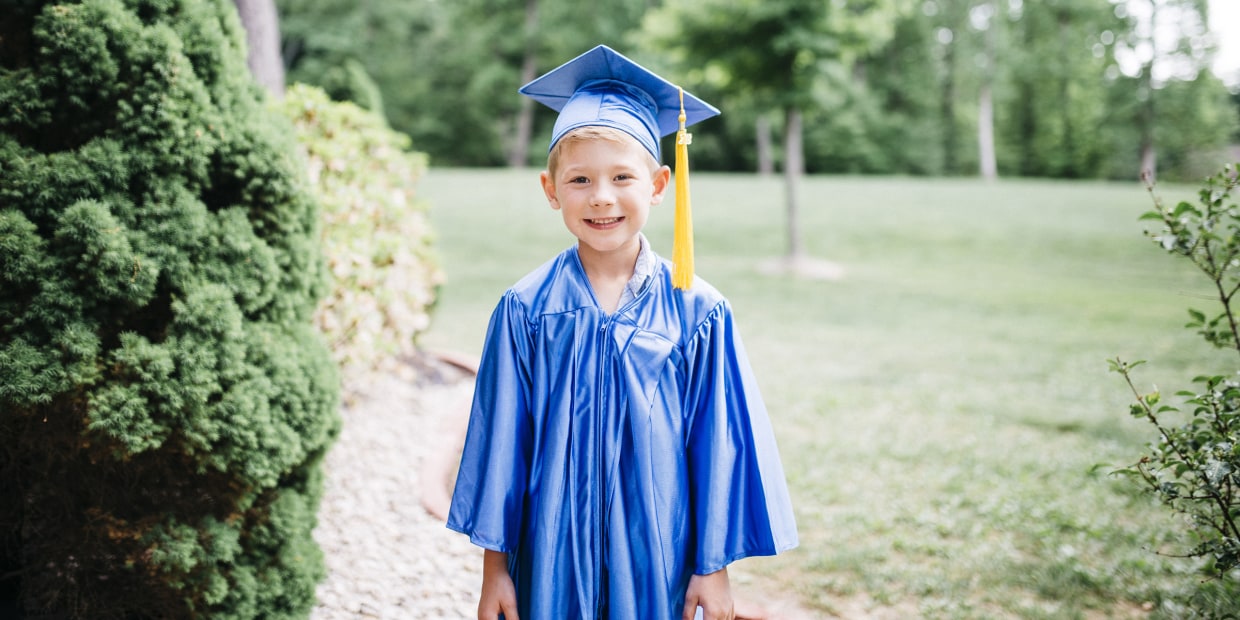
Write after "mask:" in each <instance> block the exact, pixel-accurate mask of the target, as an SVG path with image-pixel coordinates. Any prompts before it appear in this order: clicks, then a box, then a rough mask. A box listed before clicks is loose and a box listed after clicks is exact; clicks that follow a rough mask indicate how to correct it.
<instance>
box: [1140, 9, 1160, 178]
mask: <svg viewBox="0 0 1240 620" xmlns="http://www.w3.org/2000/svg"><path fill="white" fill-rule="evenodd" d="M1157 26H1158V3H1157V2H1152V1H1151V2H1150V32H1151V33H1153V32H1154V29H1155V28H1156V27H1157ZM1149 44H1150V59H1149V61H1148V62H1146V63H1145V64H1144V65H1142V67H1141V76H1140V78H1138V80H1137V101H1140V102H1141V108H1140V111H1139V112H1137V124H1138V125H1139V126H1140V130H1141V169H1140V170H1139V171H1138V172H1139V177H1140V178H1142V179H1145V180H1146V182H1148V183H1153V182H1154V181H1155V178H1156V177H1157V175H1158V155H1157V152H1156V151H1155V148H1154V64H1155V63H1156V62H1157V60H1158V46H1157V45H1156V44H1155V41H1154V35H1153V34H1150V36H1149Z"/></svg>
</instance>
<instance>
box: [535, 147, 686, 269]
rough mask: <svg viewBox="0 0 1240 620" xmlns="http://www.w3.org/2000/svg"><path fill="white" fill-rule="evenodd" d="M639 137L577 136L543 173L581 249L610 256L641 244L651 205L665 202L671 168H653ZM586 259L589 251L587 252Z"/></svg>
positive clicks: (555, 204)
mask: <svg viewBox="0 0 1240 620" xmlns="http://www.w3.org/2000/svg"><path fill="white" fill-rule="evenodd" d="M651 164H652V160H651V157H650V155H649V154H648V153H647V152H646V151H645V149H643V148H642V147H641V146H640V145H639V144H638V143H637V141H636V140H624V141H612V140H604V139H590V140H575V141H573V142H570V143H567V144H564V145H563V147H562V150H561V153H560V159H559V163H558V166H557V169H556V171H555V173H554V174H552V173H551V172H548V171H544V172H543V173H542V177H541V180H542V186H543V191H544V192H546V194H547V199H548V200H549V201H550V202H551V208H552V209H556V210H558V211H559V212H560V214H561V215H563V216H564V225H565V226H567V227H568V230H569V232H571V233H573V236H575V237H577V240H578V241H579V242H580V243H579V245H578V248H579V252H587V253H588V252H593V253H595V255H607V254H612V253H615V252H629V251H631V252H632V253H633V255H634V256H636V253H637V250H638V248H639V247H640V243H641V242H640V241H639V240H638V233H640V232H641V230H642V228H643V227H644V226H645V225H646V219H647V218H648V217H649V215H650V206H651V205H656V204H659V203H660V202H662V201H663V193H664V191H665V190H666V189H667V184H668V179H669V178H670V177H671V170H670V169H669V168H668V167H667V166H660V167H658V168H655V169H653V170H652V169H651ZM583 258H585V256H583Z"/></svg>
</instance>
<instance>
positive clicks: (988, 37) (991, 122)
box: [977, 2, 999, 181]
mask: <svg viewBox="0 0 1240 620" xmlns="http://www.w3.org/2000/svg"><path fill="white" fill-rule="evenodd" d="M990 7H991V9H993V10H992V12H991V19H990V23H989V24H987V25H986V31H985V32H984V33H982V37H983V38H984V41H985V49H986V55H985V63H986V66H985V67H984V68H983V69H982V86H981V88H980V89H979V92H978V97H977V159H978V162H977V164H978V173H979V174H980V175H981V176H982V178H983V179H985V180H987V181H993V180H994V179H996V178H998V176H999V167H998V165H997V164H996V163H995V100H994V95H993V94H992V93H991V84H992V83H993V82H994V74H995V28H997V27H998V26H997V24H996V21H997V20H996V18H995V16H996V15H998V9H997V8H996V7H995V6H994V3H993V2H992V3H990Z"/></svg>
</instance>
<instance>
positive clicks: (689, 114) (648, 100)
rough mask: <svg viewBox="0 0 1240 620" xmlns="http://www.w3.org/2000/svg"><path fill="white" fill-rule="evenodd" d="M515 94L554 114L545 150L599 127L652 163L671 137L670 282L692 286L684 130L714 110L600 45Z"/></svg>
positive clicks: (713, 112) (687, 141) (683, 286)
mask: <svg viewBox="0 0 1240 620" xmlns="http://www.w3.org/2000/svg"><path fill="white" fill-rule="evenodd" d="M519 92H520V93H521V94H523V95H525V96H527V97H530V98H531V99H534V100H535V101H538V102H539V103H542V104H543V105H546V106H547V107H549V108H551V109H553V110H555V111H557V112H559V113H560V114H559V116H558V117H557V118H556V121H555V128H554V129H553V130H552V135H551V144H550V146H549V147H548V150H550V148H554V147H555V144H556V143H557V142H559V141H560V138H562V137H564V134H566V133H568V132H569V131H572V130H573V129H576V128H578V127H587V126H603V127H612V128H614V129H619V130H620V131H623V132H625V133H627V134H629V135H630V136H633V138H634V139H635V140H637V142H638V143H639V144H641V145H642V146H643V147H644V148H645V149H646V150H647V151H649V152H650V154H651V155H653V156H654V158H655V160H656V161H661V160H662V157H661V156H660V149H659V139H660V138H662V137H663V136H666V135H670V134H672V133H676V134H677V136H676V224H675V241H674V244H673V247H672V264H673V266H674V270H673V276H672V278H673V282H674V283H675V285H676V288H680V289H687V288H689V286H690V284H691V283H692V281H693V224H692V218H691V217H690V210H689V162H688V149H687V148H686V147H687V146H688V145H689V143H690V140H691V138H692V136H690V135H689V133H687V132H686V131H685V127H686V126H687V125H692V124H694V123H696V122H698V121H702V120H705V119H708V118H710V117H712V116H716V115H718V114H719V110H718V109H717V108H715V107H714V106H712V105H710V104H709V103H706V102H705V101H702V100H701V99H698V98H697V97H694V96H693V95H691V94H689V93H686V92H684V90H683V89H681V88H680V87H678V86H676V85H675V84H672V83H671V82H669V81H667V80H665V79H663V78H661V77H659V76H658V75H656V74H655V73H653V72H652V71H650V70H649V69H646V68H645V67H643V66H641V65H639V64H637V63H635V62H633V61H632V60H629V59H628V58H625V57H624V56H623V55H621V54H620V53H619V52H616V51H615V50H613V49H611V48H610V47H607V46H606V45H599V46H598V47H595V48H594V49H592V50H590V51H588V52H586V53H584V54H582V55H580V56H578V57H576V58H574V59H572V60H570V61H568V62H566V63H564V64H562V65H560V66H559V67H557V68H555V69H553V70H551V71H549V72H548V73H546V74H544V75H543V76H542V77H539V78H537V79H535V80H534V81H532V82H530V83H529V84H526V85H525V86H522V87H521V89H520V91H519Z"/></svg>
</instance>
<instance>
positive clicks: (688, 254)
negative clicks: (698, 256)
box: [672, 89, 693, 290]
mask: <svg viewBox="0 0 1240 620" xmlns="http://www.w3.org/2000/svg"><path fill="white" fill-rule="evenodd" d="M691 142H693V134H690V133H688V132H687V131H685V91H684V90H683V89H681V91H680V129H679V130H677V132H676V224H675V230H674V237H673V241H672V286H675V287H676V288H678V289H681V290H687V289H688V288H689V287H690V286H692V285H693V212H692V211H691V210H690V208H689V148H688V147H689V144H690V143H691Z"/></svg>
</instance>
